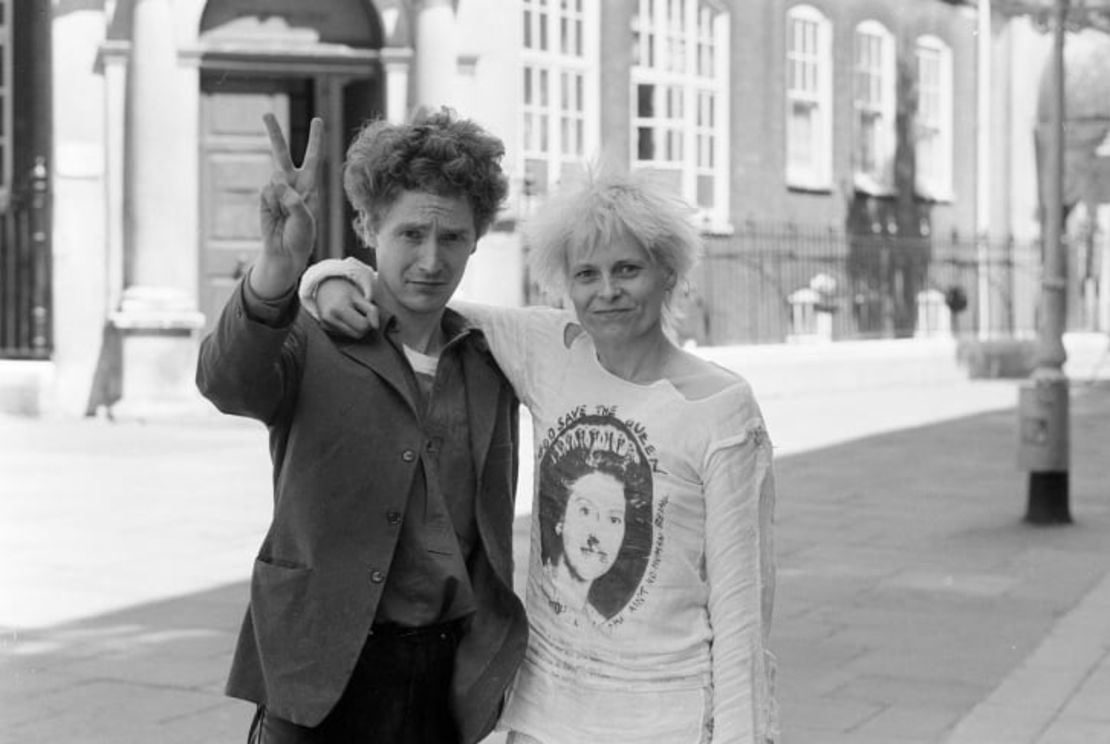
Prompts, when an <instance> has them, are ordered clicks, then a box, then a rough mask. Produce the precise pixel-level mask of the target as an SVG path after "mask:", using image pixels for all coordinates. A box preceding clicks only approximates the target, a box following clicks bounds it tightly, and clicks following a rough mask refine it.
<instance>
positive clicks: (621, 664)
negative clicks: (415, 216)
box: [458, 303, 776, 744]
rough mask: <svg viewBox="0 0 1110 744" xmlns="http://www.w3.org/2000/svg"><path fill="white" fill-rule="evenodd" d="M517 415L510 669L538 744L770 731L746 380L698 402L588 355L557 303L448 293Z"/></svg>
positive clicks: (767, 510)
mask: <svg viewBox="0 0 1110 744" xmlns="http://www.w3.org/2000/svg"><path fill="white" fill-rule="evenodd" d="M458 309H459V310H460V311H461V312H462V313H463V314H464V315H466V316H467V317H468V318H469V319H470V320H471V322H472V323H474V324H475V325H477V326H478V327H480V328H482V330H483V331H485V334H486V336H487V338H488V340H489V343H490V348H491V350H492V352H493V355H494V357H495V358H496V359H497V361H498V363H499V364H500V365H501V368H502V369H503V370H504V372H505V374H506V376H507V377H508V378H509V380H510V381H511V382H512V384H513V387H514V388H515V389H516V390H517V392H518V394H519V395H520V398H521V400H522V401H523V403H524V404H525V405H526V406H527V407H528V409H529V411H531V413H532V420H533V422H534V426H535V443H536V448H535V449H536V463H535V481H536V482H535V488H534V491H533V492H534V494H535V495H534V500H533V506H532V514H533V518H532V550H531V555H530V559H529V566H528V569H529V570H528V586H527V592H526V607H527V610H528V619H529V624H530V629H531V633H530V637H529V643H528V650H527V653H526V655H525V660H524V665H523V667H522V668H521V670H520V673H519V675H518V677H517V680H516V683H515V685H514V686H513V689H512V691H511V693H510V696H509V699H508V701H507V705H506V709H505V712H504V714H503V716H502V719H501V724H500V727H501V728H503V729H508V730H515V731H519V732H521V733H524V734H527V735H529V736H532V737H535V738H536V739H538V740H539V741H540V742H543V744H563V743H566V744H580V743H581V742H583V741H599V742H600V741H604V742H629V743H632V742H635V743H636V744H650V743H652V742H658V743H659V744H684V743H685V742H689V743H691V744H693V743H694V742H710V741H712V742H736V743H740V742H743V743H745V744H748V743H751V744H764V742H768V741H774V737H775V729H776V721H775V712H774V704H773V693H772V676H773V673H774V669H773V661H772V660H771V659H770V657H769V655H768V654H767V653H766V650H765V648H764V642H765V637H766V633H767V631H768V629H769V624H770V609H771V601H772V592H773V581H774V568H773V557H772V551H771V544H770V537H771V532H770V529H771V525H770V521H771V513H772V510H773V500H774V485H773V476H772V473H771V445H770V442H769V440H768V438H767V434H766V430H765V429H764V425H763V419H762V416H761V414H760V411H759V407H758V405H757V404H756V401H755V399H754V397H753V396H752V393H751V389H750V388H749V386H748V384H747V383H746V382H745V381H744V380H743V379H741V378H740V377H738V376H737V377H736V379H735V383H734V384H732V385H728V386H726V387H725V388H724V389H722V390H720V391H719V392H716V393H714V394H712V395H709V396H708V397H705V398H703V399H700V400H689V399H687V398H686V397H685V396H684V395H683V394H682V393H681V392H680V391H679V390H678V389H677V388H676V387H675V386H674V385H673V384H672V383H671V382H669V381H667V380H661V381H658V382H655V383H652V384H650V385H639V384H635V383H631V382H628V381H625V380H623V379H621V378H619V377H616V376H615V375H612V374H610V373H609V372H608V371H606V370H605V369H604V367H602V366H601V364H600V362H599V361H598V359H597V353H596V350H595V348H594V346H593V342H592V340H591V339H590V337H589V335H588V334H585V333H579V334H578V335H577V336H575V337H574V339H573V341H571V342H570V345H569V347H568V346H567V344H566V343H565V340H564V339H565V331H566V328H567V326H568V325H571V324H573V323H574V319H573V317H572V316H571V315H569V314H567V313H565V312H562V311H556V310H551V309H548V308H527V309H503V308H494V307H487V306H479V305H470V304H464V303H460V304H459V306H458Z"/></svg>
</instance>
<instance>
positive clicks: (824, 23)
mask: <svg viewBox="0 0 1110 744" xmlns="http://www.w3.org/2000/svg"><path fill="white" fill-rule="evenodd" d="M795 24H810V27H811V28H812V31H813V46H814V48H813V49H812V50H809V49H803V50H801V51H800V52H798V51H796V50H795V49H794V46H793V42H794V40H795V38H796V36H795V31H796V27H795ZM784 43H785V46H784V55H783V57H784V61H785V66H784V72H783V75H784V79H783V91H784V95H783V99H784V117H785V122H784V124H785V126H784V129H783V140H784V141H783V155H784V170H785V178H786V185H787V186H788V187H790V188H795V189H802V190H813V191H829V190H831V189H832V185H833V183H832V179H833V173H832V161H833V117H832V103H833V101H832V78H833V56H832V21H831V20H830V19H829V18H828V16H826V15H825V14H824V13H822V12H821V11H820V10H818V9H817V8H815V7H813V6H812V5H804V4H803V5H795V6H793V7H791V8H790V9H789V10H788V11H787V13H786V24H785V39H784ZM802 65H809V66H811V68H812V85H811V86H807V87H806V88H805V89H803V88H800V87H797V88H796V87H794V86H793V85H792V79H794V78H793V77H792V72H794V70H795V68H796V66H797V67H798V68H800V67H801V66H802ZM806 74H807V73H806V72H803V74H802V77H803V78H805V77H806ZM797 106H804V107H807V108H808V109H809V110H810V111H811V112H814V113H813V115H812V117H810V120H811V122H812V124H811V126H810V127H809V137H808V142H806V143H804V144H805V148H806V149H807V150H808V151H809V152H810V153H812V156H811V157H810V158H809V163H808V164H799V163H798V162H796V161H795V158H794V157H793V156H792V152H793V148H794V147H800V146H801V144H802V143H800V142H797V141H796V139H795V136H794V134H793V132H794V131H795V124H794V122H795V118H794V115H793V112H794V109H795V108H796V107H797Z"/></svg>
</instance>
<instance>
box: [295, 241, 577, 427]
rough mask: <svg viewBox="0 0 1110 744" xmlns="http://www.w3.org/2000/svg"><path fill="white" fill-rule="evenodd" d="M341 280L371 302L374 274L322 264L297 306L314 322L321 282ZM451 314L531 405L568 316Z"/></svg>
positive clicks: (553, 312)
mask: <svg viewBox="0 0 1110 744" xmlns="http://www.w3.org/2000/svg"><path fill="white" fill-rule="evenodd" d="M335 278H342V279H346V280H347V281H349V282H351V283H352V284H354V285H355V286H356V287H358V288H359V289H360V290H361V291H362V294H363V296H364V297H366V298H367V299H369V300H371V301H373V299H374V298H373V294H372V292H373V286H374V278H375V273H374V270H373V269H372V268H371V267H370V266H368V265H366V264H364V263H363V262H361V261H359V260H358V259H356V258H353V257H352V258H345V259H342V260H340V259H334V258H333V259H325V260H323V261H319V262H317V263H315V264H313V265H312V266H309V267H308V268H307V269H306V270H305V272H304V274H303V275H302V277H301V283H300V289H299V290H298V294H299V296H300V299H301V305H302V306H303V307H304V308H305V310H306V311H307V312H308V313H309V315H311V316H312V317H313V318H316V319H317V320H319V319H320V310H319V307H318V306H317V305H316V291H317V290H318V289H319V287H320V284H321V283H323V282H324V280H326V279H335ZM448 304H449V305H450V307H451V309H453V310H455V311H456V312H458V313H460V314H461V315H463V316H464V317H465V318H466V319H467V320H468V321H469V322H470V324H471V325H473V326H475V327H477V328H478V329H480V330H481V331H482V333H483V334H484V335H485V337H486V340H487V341H488V342H489V346H490V352H491V353H492V354H493V357H494V359H496V360H497V364H498V366H499V367H501V371H502V372H504V373H505V377H507V378H508V380H509V382H510V383H511V384H512V386H513V389H514V390H515V391H516V394H517V395H518V396H519V397H520V399H521V400H522V401H523V402H524V403H525V405H529V406H530V405H531V404H532V402H533V397H532V394H533V392H534V391H535V390H536V386H537V385H539V384H542V383H541V382H540V381H539V380H538V376H539V375H540V374H541V370H540V369H539V368H538V366H537V365H538V364H541V363H544V362H541V361H540V360H539V359H538V357H539V356H541V355H544V360H545V362H546V361H548V360H549V358H548V357H547V356H546V354H548V353H549V352H550V351H551V350H554V349H560V348H565V346H566V345H565V343H564V340H563V332H564V329H565V328H566V327H567V325H568V324H569V323H571V322H572V320H573V318H572V316H571V315H570V314H569V313H567V312H566V311H564V310H557V309H555V308H549V307H502V306H497V305H484V304H481V303H477V302H465V301H463V300H457V299H455V300H451V302H450V303H448Z"/></svg>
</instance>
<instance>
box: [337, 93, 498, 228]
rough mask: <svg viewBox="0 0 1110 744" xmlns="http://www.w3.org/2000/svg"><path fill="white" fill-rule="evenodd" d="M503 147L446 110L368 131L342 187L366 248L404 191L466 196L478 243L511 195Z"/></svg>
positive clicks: (350, 152)
mask: <svg viewBox="0 0 1110 744" xmlns="http://www.w3.org/2000/svg"><path fill="white" fill-rule="evenodd" d="M504 155H505V145H504V143H502V142H501V140H500V139H498V138H497V137H495V136H493V135H492V134H490V133H489V132H487V131H486V130H485V129H483V128H482V127H481V126H479V125H478V124H476V123H475V122H473V121H471V120H469V119H460V118H458V117H457V116H456V115H455V114H454V112H452V111H451V110H450V109H447V108H442V109H440V110H438V111H419V112H417V114H416V115H415V116H414V117H413V119H412V121H411V122H409V123H407V124H395V123H391V122H388V121H384V120H375V121H370V122H368V123H367V124H365V125H364V126H363V128H362V130H361V131H359V133H358V136H357V137H356V138H355V140H354V142H352V143H351V146H350V147H349V148H348V149H347V162H346V164H345V165H344V168H343V187H344V189H345V190H346V192H347V198H348V199H349V200H350V202H351V205H352V206H353V207H354V208H355V210H356V211H357V212H358V217H356V218H355V231H356V232H357V233H358V235H359V237H360V238H361V239H362V241H363V242H366V238H367V235H368V234H369V232H370V231H371V230H373V229H375V228H376V227H377V226H378V225H379V223H380V221H381V219H382V217H383V216H384V215H385V212H386V211H387V210H388V209H389V207H390V206H392V205H393V203H394V202H395V201H396V200H397V198H398V197H399V196H400V195H401V192H403V191H424V192H427V193H431V194H436V195H437V196H445V197H463V198H465V199H466V200H467V202H468V203H469V204H470V207H471V209H472V210H473V211H474V227H475V230H476V231H477V235H478V237H481V236H482V235H484V234H485V233H486V231H487V230H489V228H490V225H491V224H493V220H494V218H495V217H496V216H497V212H498V211H499V210H500V208H501V203H502V202H503V201H504V199H505V195H506V194H507V193H508V190H509V183H508V179H507V178H506V177H505V174H504V172H503V171H502V170H501V158H502V157H503V156H504Z"/></svg>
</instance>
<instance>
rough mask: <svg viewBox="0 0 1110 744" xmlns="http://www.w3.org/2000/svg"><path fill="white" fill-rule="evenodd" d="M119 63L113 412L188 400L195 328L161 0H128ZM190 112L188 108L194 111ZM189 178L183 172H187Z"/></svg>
mask: <svg viewBox="0 0 1110 744" xmlns="http://www.w3.org/2000/svg"><path fill="white" fill-rule="evenodd" d="M133 13H134V15H133V17H132V41H131V59H130V61H129V64H128V70H127V102H126V113H125V119H126V126H127V142H126V147H127V167H126V183H125V185H124V234H125V253H126V256H125V265H124V290H123V297H122V300H121V302H120V307H119V310H118V312H116V313H114V314H113V315H112V324H113V326H114V327H115V328H116V329H117V331H118V332H119V333H120V338H121V341H122V344H121V350H122V351H121V355H122V359H121V373H122V393H121V398H120V402H119V405H118V406H116V407H115V408H114V411H115V412H116V414H117V415H129V416H134V417H139V418H143V417H148V416H155V415H160V414H164V413H171V412H172V413H179V412H181V411H182V410H186V409H191V408H193V407H195V406H196V405H197V402H198V400H199V398H198V396H197V394H196V390H195V387H194V384H193V374H194V368H195V364H196V346H197V344H196V337H195V336H196V332H197V330H198V329H199V328H200V327H202V326H203V324H204V318H203V316H202V315H201V314H200V313H199V312H198V311H197V308H196V274H197V255H196V236H195V235H186V234H184V233H185V232H187V230H184V229H183V226H182V225H181V224H179V220H178V219H177V215H178V214H180V213H181V209H182V205H181V199H183V198H187V199H196V198H197V194H196V193H195V192H193V193H189V194H182V193H181V189H180V188H178V183H179V181H180V179H181V177H182V174H180V173H177V172H176V171H177V168H176V165H177V163H178V162H179V161H180V160H181V159H180V158H178V157H176V156H175V153H178V152H180V148H183V147H194V148H195V147H196V143H195V142H186V141H184V137H183V134H182V127H181V126H180V117H181V115H182V112H181V111H180V107H179V106H178V105H177V97H176V96H175V90H176V86H177V84H178V81H179V79H180V77H181V76H180V75H179V70H178V61H177V41H176V38H175V36H174V28H173V13H172V8H171V3H170V0H136V2H135V5H134V10H133ZM194 115H195V112H194ZM190 180H191V179H190Z"/></svg>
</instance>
